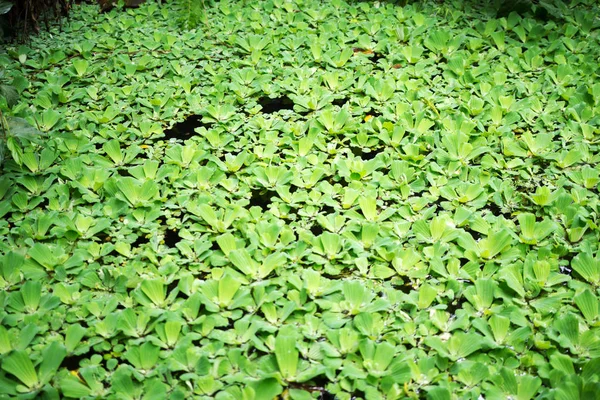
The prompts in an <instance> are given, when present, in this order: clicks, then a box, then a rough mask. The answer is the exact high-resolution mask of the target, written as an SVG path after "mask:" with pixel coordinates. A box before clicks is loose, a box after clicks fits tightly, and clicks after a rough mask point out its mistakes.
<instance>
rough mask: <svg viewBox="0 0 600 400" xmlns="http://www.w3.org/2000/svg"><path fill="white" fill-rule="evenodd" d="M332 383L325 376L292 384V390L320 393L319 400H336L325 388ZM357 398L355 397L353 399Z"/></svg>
mask: <svg viewBox="0 0 600 400" xmlns="http://www.w3.org/2000/svg"><path fill="white" fill-rule="evenodd" d="M329 383H331V382H330V381H329V379H327V378H326V377H325V376H321V375H319V376H316V377H315V378H313V379H311V380H310V381H309V382H307V383H295V382H294V383H290V388H292V389H297V390H304V391H307V392H311V393H317V392H318V393H319V397H317V399H319V400H335V399H336V397H335V395H334V394H332V393H329V392H328V391H327V390H325V386H327V384H329ZM352 398H355V397H352Z"/></svg>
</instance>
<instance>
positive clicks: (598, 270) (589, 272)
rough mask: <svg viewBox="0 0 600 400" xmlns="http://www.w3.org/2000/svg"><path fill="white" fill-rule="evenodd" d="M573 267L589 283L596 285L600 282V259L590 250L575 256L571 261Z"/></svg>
mask: <svg viewBox="0 0 600 400" xmlns="http://www.w3.org/2000/svg"><path fill="white" fill-rule="evenodd" d="M571 267H573V269H574V270H575V271H577V273H578V274H579V275H581V276H582V277H583V279H585V280H586V281H588V282H589V283H591V284H593V285H596V286H598V285H599V284H600V261H598V258H597V257H593V256H592V254H590V253H589V252H587V251H586V252H583V253H579V254H578V255H577V256H575V258H573V261H571Z"/></svg>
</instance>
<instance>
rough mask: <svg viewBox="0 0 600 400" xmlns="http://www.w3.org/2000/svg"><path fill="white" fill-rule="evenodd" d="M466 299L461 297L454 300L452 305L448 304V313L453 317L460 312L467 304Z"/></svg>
mask: <svg viewBox="0 0 600 400" xmlns="http://www.w3.org/2000/svg"><path fill="white" fill-rule="evenodd" d="M465 301H466V298H464V297H459V298H458V299H454V301H452V302H451V303H448V304H446V311H448V312H449V313H450V314H451V315H454V314H455V313H456V311H457V310H460V309H461V308H462V306H463V304H464V303H465Z"/></svg>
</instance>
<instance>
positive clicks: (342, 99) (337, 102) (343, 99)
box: [331, 97, 348, 107]
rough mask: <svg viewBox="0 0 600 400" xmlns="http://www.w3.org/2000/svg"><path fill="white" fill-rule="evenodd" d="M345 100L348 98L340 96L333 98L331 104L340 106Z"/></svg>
mask: <svg viewBox="0 0 600 400" xmlns="http://www.w3.org/2000/svg"><path fill="white" fill-rule="evenodd" d="M347 102H348V98H347V97H342V98H341V99H335V100H334V101H332V102H331V104H333V105H334V106H338V107H342V106H343V105H344V104H346V103H347Z"/></svg>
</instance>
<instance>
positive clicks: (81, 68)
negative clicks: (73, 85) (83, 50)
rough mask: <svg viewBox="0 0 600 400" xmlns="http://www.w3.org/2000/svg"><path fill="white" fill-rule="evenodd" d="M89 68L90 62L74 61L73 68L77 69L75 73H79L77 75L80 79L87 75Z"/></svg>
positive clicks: (77, 59)
mask: <svg viewBox="0 0 600 400" xmlns="http://www.w3.org/2000/svg"><path fill="white" fill-rule="evenodd" d="M89 66H90V63H89V61H88V60H85V59H83V58H76V59H74V60H73V67H74V68H75V72H77V75H79V77H82V76H84V75H85V73H86V72H87V70H88V67H89Z"/></svg>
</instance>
